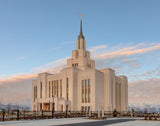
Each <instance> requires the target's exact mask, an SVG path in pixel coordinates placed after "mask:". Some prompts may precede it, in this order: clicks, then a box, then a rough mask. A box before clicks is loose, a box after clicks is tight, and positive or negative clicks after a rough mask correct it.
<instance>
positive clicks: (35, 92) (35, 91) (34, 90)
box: [34, 86, 36, 101]
mask: <svg viewBox="0 0 160 126" xmlns="http://www.w3.org/2000/svg"><path fill="white" fill-rule="evenodd" d="M35 98H36V90H35V86H34V101H35Z"/></svg>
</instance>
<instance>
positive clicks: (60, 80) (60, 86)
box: [60, 80, 62, 97]
mask: <svg viewBox="0 0 160 126" xmlns="http://www.w3.org/2000/svg"><path fill="white" fill-rule="evenodd" d="M60 97H62V80H60Z"/></svg>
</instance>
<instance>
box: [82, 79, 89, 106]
mask: <svg viewBox="0 0 160 126" xmlns="http://www.w3.org/2000/svg"><path fill="white" fill-rule="evenodd" d="M90 93H91V86H90V79H88V80H82V103H90V102H91V100H90Z"/></svg>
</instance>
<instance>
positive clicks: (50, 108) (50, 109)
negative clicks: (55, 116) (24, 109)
mask: <svg viewBox="0 0 160 126" xmlns="http://www.w3.org/2000/svg"><path fill="white" fill-rule="evenodd" d="M52 108H53V103H52V102H50V107H49V111H52Z"/></svg>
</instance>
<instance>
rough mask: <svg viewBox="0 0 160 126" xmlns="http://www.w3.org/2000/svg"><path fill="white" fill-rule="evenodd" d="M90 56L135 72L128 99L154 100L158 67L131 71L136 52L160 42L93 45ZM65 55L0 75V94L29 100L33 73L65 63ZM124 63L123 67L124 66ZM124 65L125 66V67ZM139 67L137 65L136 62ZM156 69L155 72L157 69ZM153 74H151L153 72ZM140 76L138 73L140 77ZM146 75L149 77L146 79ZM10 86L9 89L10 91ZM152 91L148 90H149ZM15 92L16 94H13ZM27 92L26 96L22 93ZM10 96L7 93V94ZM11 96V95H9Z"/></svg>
mask: <svg viewBox="0 0 160 126" xmlns="http://www.w3.org/2000/svg"><path fill="white" fill-rule="evenodd" d="M89 50H90V51H91V54H94V56H92V58H93V59H95V60H96V67H97V68H98V69H99V68H100V67H102V68H105V67H111V68H113V69H114V70H115V71H116V73H120V74H125V75H127V76H128V77H129V78H130V77H131V76H135V77H134V78H138V79H137V81H133V80H130V81H129V102H130V103H133V102H132V101H135V102H136V103H143V102H146V103H147V102H148V103H149V102H150V101H147V100H146V99H149V98H154V99H153V102H154V103H155V104H156V103H157V102H156V101H158V99H160V98H159V97H160V95H158V93H157V91H159V89H160V85H159V84H160V80H159V79H158V78H155V76H158V75H160V70H159V69H155V70H149V71H144V70H143V71H141V72H140V73H141V74H138V73H134V72H133V71H134V70H135V69H137V66H139V65H140V64H139V62H138V60H139V59H138V57H137V55H138V56H140V55H142V54H147V53H150V52H151V51H157V50H160V43H144V42H143V43H139V44H137V45H131V44H130V45H123V44H120V45H117V46H114V47H107V45H99V46H94V47H91V48H90V49H89ZM67 58H69V57H65V58H61V59H58V60H56V61H53V62H49V63H47V64H44V65H42V66H39V67H36V68H33V69H31V70H30V72H29V73H20V74H15V75H9V76H8V77H7V76H6V75H3V76H1V77H0V96H3V97H5V101H6V102H18V101H17V98H18V96H24V98H22V97H21V98H20V99H21V100H22V103H23V102H24V101H29V99H30V91H31V87H30V86H31V80H32V79H34V78H35V77H36V76H37V73H41V72H49V73H58V72H59V71H60V69H62V68H64V67H65V66H66V61H67ZM126 66H127V67H126ZM126 68H127V69H126ZM139 68H140V66H139ZM158 71H159V72H158ZM153 75H155V76H153ZM144 76H145V78H146V79H143V80H142V78H141V77H144ZM147 78H149V79H148V80H147ZM20 88H23V89H24V88H25V89H26V93H25V94H24V92H21V91H20V90H22V89H20ZM10 89H12V91H10ZM150 89H151V90H152V91H151V90H150ZM13 94H17V95H13ZM26 94H27V97H25V95H26ZM8 96H10V97H8ZM12 96H13V97H12Z"/></svg>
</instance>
